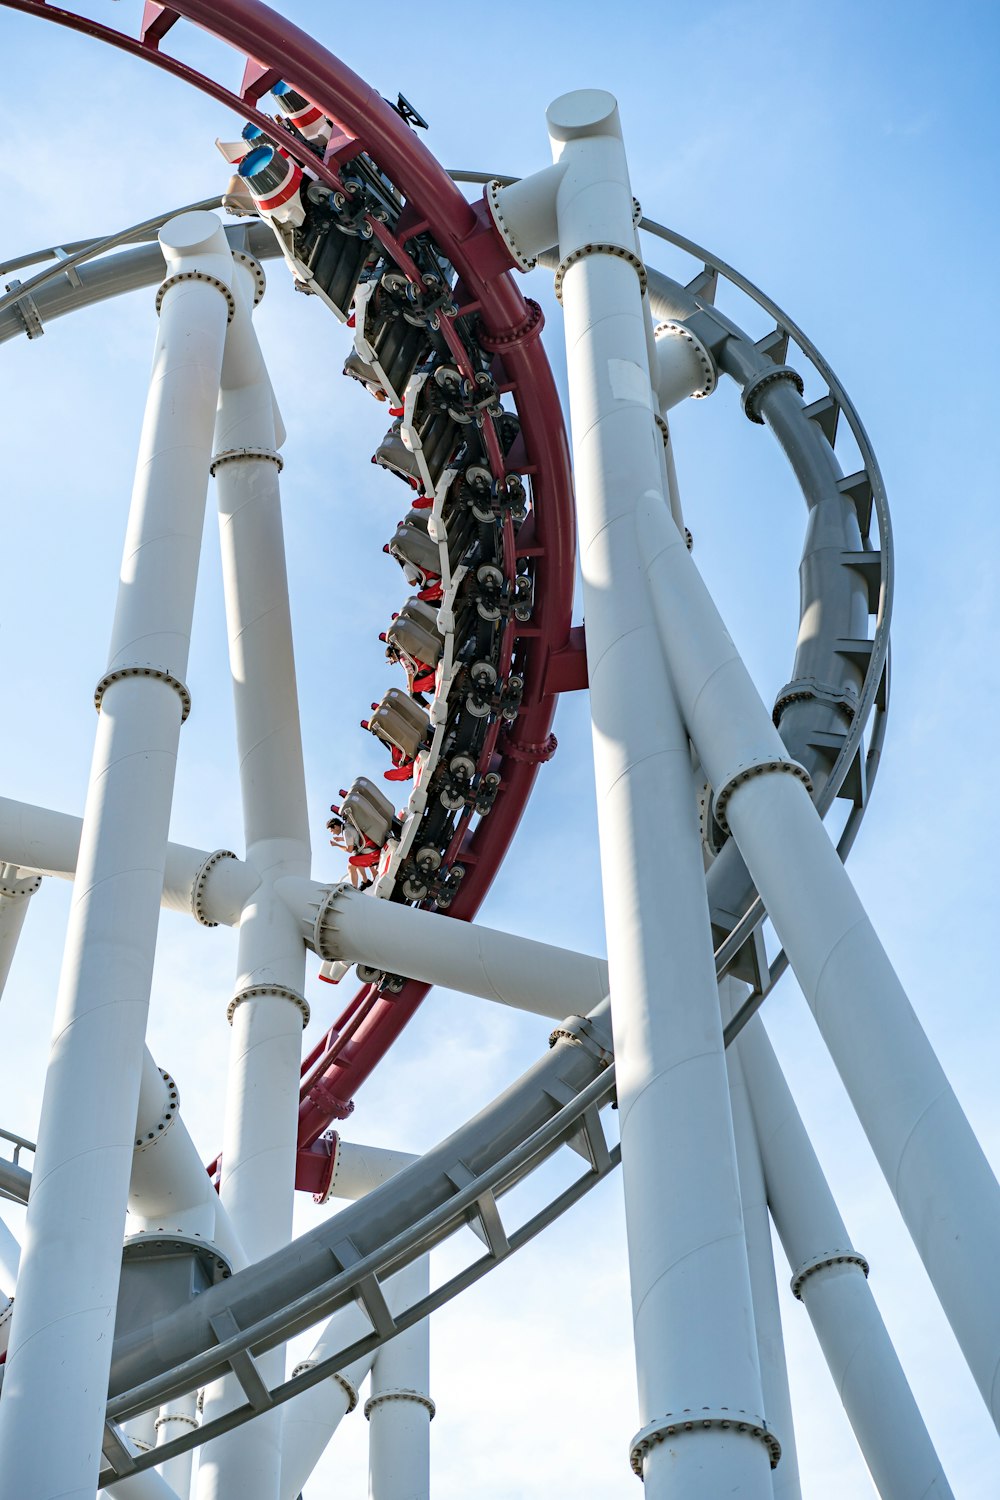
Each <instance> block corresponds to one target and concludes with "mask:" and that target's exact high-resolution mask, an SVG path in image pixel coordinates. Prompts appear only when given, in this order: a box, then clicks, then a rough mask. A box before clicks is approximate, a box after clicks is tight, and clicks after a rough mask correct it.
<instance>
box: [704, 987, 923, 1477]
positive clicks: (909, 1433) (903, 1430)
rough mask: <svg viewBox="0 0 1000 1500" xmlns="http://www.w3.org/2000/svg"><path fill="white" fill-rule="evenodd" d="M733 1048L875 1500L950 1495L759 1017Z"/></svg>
mask: <svg viewBox="0 0 1000 1500" xmlns="http://www.w3.org/2000/svg"><path fill="white" fill-rule="evenodd" d="M730 1051H731V1052H735V1053H736V1054H737V1055H738V1059H739V1063H740V1066H741V1068H742V1072H743V1076H744V1079H745V1082H746V1087H747V1093H748V1097H749V1101H750V1108H751V1110H752V1113H753V1118H754V1122H755V1126H756V1134H757V1139H758V1141H759V1145H760V1152H761V1158H762V1163H763V1169H764V1177H765V1181H766V1185H767V1195H768V1201H769V1203H770V1207H771V1213H772V1215H773V1217H774V1223H775V1227H776V1229H777V1231H778V1235H779V1237H780V1239H781V1243H782V1247H783V1248H784V1251H785V1255H786V1256H787V1258H788V1263H789V1265H790V1266H791V1267H792V1289H793V1291H794V1292H795V1295H796V1296H797V1297H798V1298H799V1300H800V1301H801V1302H803V1303H804V1305H805V1309H806V1311H807V1313H808V1314H809V1318H810V1321H811V1322H812V1325H813V1328H814V1329H815V1331H816V1337H817V1339H818V1340H819V1345H820V1348H821V1349H822V1351H823V1356H824V1358H825V1359H826V1362H827V1364H828V1365H829V1367H830V1374H831V1375H832V1377H833V1380H834V1384H835V1385H836V1387H837V1391H838V1393H839V1395H840V1399H841V1400H842V1401H843V1403H844V1410H845V1411H846V1413H847V1417H848V1420H849V1422H850V1424H851V1427H852V1428H853V1429H854V1435H855V1437H856V1438H857V1440H858V1446H859V1447H860V1449H861V1452H862V1455H863V1456H864V1460H865V1463H866V1464H867V1465H868V1469H869V1471H870V1473H871V1476H872V1479H873V1480H874V1483H875V1487H876V1489H877V1490H878V1493H879V1495H880V1496H881V1497H882V1500H908V1497H910V1496H914V1495H919V1496H920V1497H921V1500H924V1497H926V1500H951V1488H950V1486H949V1484H948V1481H947V1479H946V1478H945V1475H944V1472H943V1470H942V1468H941V1463H940V1460H939V1459H938V1456H937V1453H936V1452H935V1451H934V1445H933V1444H932V1442H931V1439H930V1436H929V1434H928V1432H927V1429H926V1427H925V1426H924V1421H923V1418H922V1417H921V1415H920V1412H919V1410H918V1409H917V1404H916V1402H915V1401H914V1399H913V1393H912V1392H911V1390H910V1387H909V1384H908V1382H907V1379H906V1376H905V1375H904V1373H903V1370H902V1368H901V1366H900V1363H899V1359H898V1358H897V1355H896V1351H895V1349H894V1348H893V1346H892V1341H891V1340H890V1338H889V1334H888V1332H887V1330H886V1327H885V1324H884V1323H883V1322H882V1315H881V1313H880V1312H879V1310H878V1306H877V1304H876V1302H875V1299H874V1297H873V1296H872V1293H871V1289H870V1287H869V1285H868V1281H867V1275H868V1263H867V1261H866V1260H865V1258H864V1256H862V1255H859V1254H858V1252H857V1251H856V1250H855V1249H854V1246H853V1245H852V1243H851V1240H850V1238H849V1236H848V1233H847V1229H846V1228H845V1226H844V1221H843V1219H842V1218H841V1217H840V1213H839V1211H838V1209H837V1205H836V1203H835V1202H834V1200H833V1194H832V1193H831V1192H830V1188H829V1186H828V1185H827V1181H826V1178H825V1177H824V1175H823V1169H822V1167H821V1166H820V1164H819V1162H818V1161H817V1159H816V1153H815V1151H814V1150H813V1147H812V1142H811V1141H810V1139H809V1136H808V1134H807V1132H806V1128H805V1126H804V1125H803V1123H802V1120H801V1117H800V1115H799V1112H798V1110H797V1109H796V1107H795V1101H794V1099H793V1098H792V1095H791V1092H790V1091H789V1088H788V1084H787V1083H786V1081H785V1076H784V1074H783V1073H782V1071H781V1067H780V1064H779V1063H778V1059H777V1058H776V1057H775V1055H774V1050H773V1048H772V1047H771V1043H770V1040H769V1038H768V1035H767V1032H766V1031H765V1029H764V1024H763V1022H762V1021H761V1020H760V1018H759V1017H757V1016H755V1017H754V1018H753V1019H752V1020H751V1021H750V1022H749V1023H748V1025H747V1026H746V1027H745V1028H744V1030H743V1031H742V1032H741V1033H740V1035H739V1037H738V1038H737V1041H736V1043H735V1045H734V1047H732V1048H730Z"/></svg>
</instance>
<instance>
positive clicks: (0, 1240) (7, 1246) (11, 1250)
mask: <svg viewBox="0 0 1000 1500" xmlns="http://www.w3.org/2000/svg"><path fill="white" fill-rule="evenodd" d="M20 1264H21V1246H20V1245H19V1244H18V1242H17V1239H16V1237H15V1236H14V1235H13V1234H12V1233H11V1231H10V1229H9V1228H8V1227H7V1225H6V1224H5V1223H4V1221H3V1219H0V1285H2V1286H3V1288H4V1289H5V1290H6V1291H7V1292H9V1293H10V1295H11V1296H13V1294H14V1287H15V1285H16V1283H17V1272H18V1267H19V1266H20Z"/></svg>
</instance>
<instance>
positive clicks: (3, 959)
mask: <svg viewBox="0 0 1000 1500" xmlns="http://www.w3.org/2000/svg"><path fill="white" fill-rule="evenodd" d="M37 884H38V882H37V881H30V880H22V879H20V878H19V876H18V868H17V866H16V865H12V864H5V865H2V866H0V887H2V888H3V889H0V995H2V994H3V992H4V989H5V988H6V985H7V976H8V974H9V973H10V966H11V964H12V963H13V961H14V954H15V952H16V951H17V940H18V938H19V937H20V936H21V928H22V927H23V926H24V919H25V917H26V915H27V912H28V902H29V901H30V900H31V897H32V894H33V892H34V890H35V889H37Z"/></svg>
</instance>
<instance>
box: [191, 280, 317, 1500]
mask: <svg viewBox="0 0 1000 1500" xmlns="http://www.w3.org/2000/svg"><path fill="white" fill-rule="evenodd" d="M256 285H257V283H256V279H255V274H254V272H253V269H252V267H251V266H250V265H249V263H246V262H245V263H244V264H242V265H240V266H238V270H237V287H236V290H237V314H236V318H235V320H234V324H233V328H232V330H231V332H230V337H229V340H228V342H227V346H226V359H225V364H224V367H223V372H222V398H221V401H220V404H219V416H218V423H217V427H216V452H215V458H214V460H213V472H214V473H215V476H216V484H217V490H218V499H219V518H220V533H221V541H222V560H223V577H224V582H225V594H226V620H227V625H228V630H229V655H230V665H231V669H232V676H233V690H234V698H235V705H236V734H237V744H238V752H239V762H240V785H241V788H242V793H243V817H244V828H245V832H246V841H247V863H248V865H250V866H251V868H252V869H253V870H254V871H255V872H256V873H257V874H258V875H259V877H260V884H259V885H258V887H257V889H256V890H255V891H254V893H253V895H252V896H251V897H250V898H249V900H248V902H247V904H246V905H245V907H244V909H243V913H242V917H241V921H240V938H239V956H238V969H239V973H238V978H237V983H236V991H235V995H234V997H233V999H232V1001H231V1002H230V1006H229V1019H230V1023H231V1025H232V1039H231V1045H230V1062H229V1078H228V1086H227V1099H226V1118H225V1125H224V1129H223V1147H222V1182H221V1188H220V1195H221V1198H222V1202H223V1204H224V1205H225V1206H226V1208H227V1210H228V1211H229V1214H230V1216H231V1218H232V1221H233V1225H234V1227H235V1229H236V1232H237V1234H238V1235H239V1236H240V1239H241V1241H242V1243H243V1246H244V1249H245V1250H246V1253H247V1255H248V1256H249V1258H250V1260H251V1261H254V1260H259V1259H261V1258H262V1257H264V1256H266V1255H269V1254H271V1253H272V1251H274V1250H277V1249H279V1248H281V1247H282V1246H284V1245H286V1244H287V1243H288V1240H289V1239H290V1238H291V1232H292V1203H293V1198H294V1183H295V1153H296V1139H297V1130H298V1103H299V1067H300V1061H301V1052H302V1028H303V1026H304V1025H305V1022H306V1020H307V1019H308V1014H309V1009H308V1006H307V1004H306V1001H305V998H304V996H303V993H302V992H303V988H304V984H305V957H306V948H305V941H304V938H303V936H302V934H301V932H300V930H299V925H298V922H297V921H296V919H295V917H294V916H293V914H292V913H291V912H290V911H289V909H288V907H287V906H286V905H285V903H284V901H283V900H282V899H281V896H280V895H279V894H278V893H277V891H276V889H275V885H276V882H277V881H278V880H280V879H281V878H282V877H286V876H300V877H301V876H308V874H309V862H310V847H309V824H308V815H307V808H306V795H305V777H304V772H303V763H302V743H301V736H300V731H299V711H298V698H297V691H296V685H295V661H294V654H293V650H292V632H291V618H290V614H289V607H288V580H287V575H286V570H285V551H284V539H283V536H282V526H281V503H280V494H279V489H278V472H279V469H280V467H281V460H280V458H279V456H278V453H277V451H276V442H277V436H278V435H277V434H276V431H275V410H274V399H273V394H272V391H271V384H270V381H269V379H268V377H267V371H266V369H265V366H264V362H263V359H262V357H261V353H260V349H259V347H258V344H257V339H256V335H255V333H254V330H253V325H252V321H251V317H250V311H251V307H252V304H253V301H254V295H255V287H256ZM283 1360H284V1351H283V1350H282V1349H276V1350H272V1351H271V1352H270V1353H269V1354H267V1355H265V1356H264V1357H263V1358H262V1359H261V1361H260V1363H261V1368H262V1371H263V1373H264V1375H265V1378H266V1379H268V1380H270V1381H275V1380H277V1379H278V1378H280V1374H281V1370H282V1366H283ZM242 1399H243V1398H242V1393H241V1392H239V1391H238V1390H237V1389H236V1387H235V1383H234V1381H233V1380H232V1379H231V1378H230V1379H229V1380H226V1381H220V1382H217V1383H216V1385H215V1386H214V1387H213V1388H212V1390H211V1391H210V1392H209V1393H208V1395H207V1396H206V1403H205V1405H206V1411H205V1420H206V1422H207V1421H210V1420H211V1419H212V1417H213V1416H215V1415H217V1414H218V1412H219V1411H220V1410H222V1409H223V1408H224V1406H225V1405H226V1404H228V1403H229V1402H231V1401H233V1400H237V1401H239V1400H242ZM280 1474H281V1413H280V1412H278V1411H275V1412H269V1413H266V1414H265V1415H264V1416H261V1417H258V1418H257V1419H256V1420H255V1421H254V1422H253V1423H252V1424H250V1425H249V1426H248V1427H246V1428H242V1429H239V1430H236V1431H234V1432H232V1433H229V1434H226V1435H225V1436H223V1437H221V1438H217V1439H216V1440H215V1441H214V1442H212V1443H210V1444H208V1445H207V1446H206V1448H205V1450H204V1451H203V1453H202V1455H201V1460H200V1464H199V1470H198V1495H199V1497H200V1500H277V1496H278V1491H279V1485H280Z"/></svg>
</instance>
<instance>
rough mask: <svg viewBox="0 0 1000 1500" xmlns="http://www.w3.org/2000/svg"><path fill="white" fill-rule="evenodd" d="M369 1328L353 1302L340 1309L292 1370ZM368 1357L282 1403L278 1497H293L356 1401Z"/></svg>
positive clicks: (371, 1356)
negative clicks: (306, 1355)
mask: <svg viewBox="0 0 1000 1500" xmlns="http://www.w3.org/2000/svg"><path fill="white" fill-rule="evenodd" d="M394 1280H395V1278H390V1280H389V1281H388V1282H387V1283H386V1293H387V1295H388V1294H389V1290H390V1289H391V1286H392V1282H393V1281H394ZM391 1305H392V1301H391V1299H390V1306H391ZM370 1331H371V1324H370V1323H369V1321H368V1319H367V1318H366V1317H365V1315H364V1313H363V1312H362V1311H361V1308H360V1307H359V1306H358V1305H357V1303H351V1304H350V1305H349V1306H347V1307H344V1308H341V1309H340V1311H339V1312H336V1313H334V1315H333V1317H332V1318H331V1319H330V1320H329V1322H328V1323H327V1324H326V1325H325V1327H324V1329H323V1331H322V1333H321V1334H320V1337H319V1339H318V1340H317V1341H316V1344H315V1346H314V1348H313V1349H312V1351H311V1352H310V1354H309V1357H308V1359H305V1360H303V1361H302V1362H301V1363H300V1364H298V1365H296V1367H295V1369H296V1371H300V1370H304V1369H307V1368H309V1367H310V1366H312V1365H318V1364H319V1363H320V1361H321V1360H323V1359H324V1358H325V1357H326V1355H327V1354H328V1353H333V1351H334V1350H335V1349H338V1348H343V1347H345V1345H347V1344H349V1343H351V1342H353V1341H354V1340H355V1339H359V1338H363V1337H364V1336H365V1334H367V1333H369V1332H370ZM374 1358H375V1356H374V1354H366V1355H364V1356H363V1357H362V1358H361V1359H359V1360H356V1361H355V1362H354V1364H351V1365H347V1366H346V1367H345V1368H344V1369H343V1370H338V1371H337V1373H336V1374H335V1375H331V1376H330V1377H329V1379H327V1380H323V1381H321V1382H320V1383H319V1384H318V1385H314V1386H312V1387H310V1389H309V1390H308V1391H303V1393H302V1395H301V1396H296V1397H294V1398H293V1400H291V1401H289V1402H288V1404H287V1406H286V1407H285V1408H284V1419H283V1423H282V1432H281V1485H280V1489H279V1491H278V1494H279V1500H298V1497H299V1495H300V1494H301V1493H302V1490H303V1488H304V1486H305V1484H306V1482H307V1481H308V1479H309V1476H310V1475H311V1474H312V1472H313V1470H314V1469H315V1467H316V1465H317V1464H318V1463H319V1461H320V1459H321V1458H322V1457H323V1454H324V1453H325V1451H326V1449H327V1446H328V1445H329V1442H330V1439H331V1438H332V1437H333V1434H334V1433H335V1432H336V1430H337V1428H338V1427H339V1426H340V1423H341V1422H342V1421H343V1419H344V1417H345V1416H347V1415H348V1413H349V1412H352V1411H353V1410H354V1409H355V1407H356V1406H357V1404H358V1390H359V1388H360V1386H361V1383H362V1381H363V1380H364V1379H365V1377H366V1376H367V1374H368V1372H369V1370H370V1369H371V1367H372V1361H373V1360H374Z"/></svg>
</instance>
